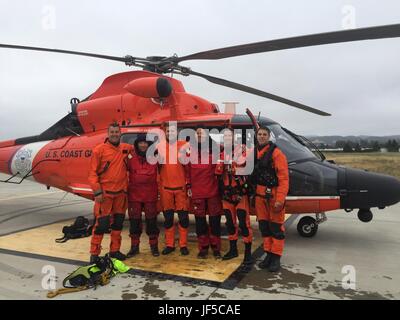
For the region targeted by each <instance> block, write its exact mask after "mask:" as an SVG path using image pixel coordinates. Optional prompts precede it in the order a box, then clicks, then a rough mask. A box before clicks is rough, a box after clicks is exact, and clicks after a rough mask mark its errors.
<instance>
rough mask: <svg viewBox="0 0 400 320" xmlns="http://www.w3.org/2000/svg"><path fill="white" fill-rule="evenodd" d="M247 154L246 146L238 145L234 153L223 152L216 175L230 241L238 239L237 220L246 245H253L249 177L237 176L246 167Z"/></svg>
mask: <svg viewBox="0 0 400 320" xmlns="http://www.w3.org/2000/svg"><path fill="white" fill-rule="evenodd" d="M247 152H248V151H247V150H246V147H245V146H244V145H236V146H235V147H234V148H233V150H232V152H230V150H227V151H225V150H222V151H221V154H220V161H219V163H218V165H217V168H216V171H215V173H216V174H217V175H220V186H221V187H220V188H221V189H222V190H221V193H222V206H223V211H224V215H225V218H226V227H227V229H228V234H229V240H230V241H231V240H237V239H238V223H237V220H239V227H240V231H241V234H242V238H243V241H244V243H251V242H252V240H253V231H252V229H251V226H250V204H249V197H248V194H247V177H246V176H243V175H238V174H237V168H238V167H241V166H244V165H245V162H246V155H247Z"/></svg>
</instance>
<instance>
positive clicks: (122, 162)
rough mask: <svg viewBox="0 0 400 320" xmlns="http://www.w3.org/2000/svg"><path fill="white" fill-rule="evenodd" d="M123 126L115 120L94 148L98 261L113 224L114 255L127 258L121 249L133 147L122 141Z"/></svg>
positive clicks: (93, 259) (93, 246) (94, 240)
mask: <svg viewBox="0 0 400 320" xmlns="http://www.w3.org/2000/svg"><path fill="white" fill-rule="evenodd" d="M120 139H121V130H120V127H119V125H118V124H111V125H110V126H109V128H108V137H107V139H106V140H105V142H104V143H102V144H100V145H98V146H96V147H95V148H94V149H93V152H92V158H91V162H90V169H89V177H88V180H89V183H90V185H91V187H92V190H93V193H94V197H95V204H94V215H95V220H96V222H95V225H94V227H93V233H92V238H91V243H90V254H91V256H90V262H91V263H95V262H96V261H97V260H98V256H99V254H100V252H101V242H102V240H103V235H104V233H106V232H107V231H108V230H109V229H110V228H111V244H110V257H112V258H116V259H118V260H125V259H126V256H125V255H124V254H123V253H121V252H120V248H121V230H122V226H123V222H124V219H125V213H126V210H127V206H128V200H127V188H128V176H127V160H128V156H129V155H130V154H131V153H132V151H133V147H132V146H131V145H130V144H127V143H121V142H120Z"/></svg>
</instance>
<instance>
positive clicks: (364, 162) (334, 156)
mask: <svg viewBox="0 0 400 320" xmlns="http://www.w3.org/2000/svg"><path fill="white" fill-rule="evenodd" d="M324 154H325V157H326V158H327V159H328V160H334V161H335V162H336V163H337V164H340V165H344V166H347V167H352V168H357V169H366V170H368V171H372V172H378V173H385V174H389V175H391V176H395V177H397V178H399V179H400V152H388V153H380V152H372V153H342V152H324Z"/></svg>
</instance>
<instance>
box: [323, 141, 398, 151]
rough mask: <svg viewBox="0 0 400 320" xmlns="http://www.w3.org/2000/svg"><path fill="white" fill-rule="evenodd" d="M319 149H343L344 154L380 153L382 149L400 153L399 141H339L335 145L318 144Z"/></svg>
mask: <svg viewBox="0 0 400 320" xmlns="http://www.w3.org/2000/svg"><path fill="white" fill-rule="evenodd" d="M318 148H319V149H322V150H323V149H333V148H334V149H343V152H366V151H375V152H376V151H380V150H381V148H386V149H387V151H388V152H399V148H400V143H399V141H397V140H395V139H393V140H391V139H389V140H388V141H386V142H379V141H376V140H363V139H361V140H359V141H351V140H338V141H336V143H335V145H329V144H324V143H321V144H318Z"/></svg>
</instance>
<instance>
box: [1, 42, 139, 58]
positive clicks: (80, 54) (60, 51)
mask: <svg viewBox="0 0 400 320" xmlns="http://www.w3.org/2000/svg"><path fill="white" fill-rule="evenodd" d="M0 48H8V49H20V50H33V51H45V52H56V53H66V54H73V55H78V56H86V57H92V58H99V59H107V60H114V61H120V62H125V63H130V62H131V61H132V60H134V59H141V60H144V59H142V58H135V57H131V56H126V57H116V56H108V55H104V54H96V53H90V52H79V51H70V50H60V49H50V48H41V47H28V46H18V45H12V44H2V43H0Z"/></svg>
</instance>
